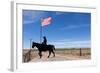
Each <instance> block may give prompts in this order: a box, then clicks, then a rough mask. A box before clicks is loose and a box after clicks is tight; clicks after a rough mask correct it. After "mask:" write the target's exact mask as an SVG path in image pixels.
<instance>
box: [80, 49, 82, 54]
mask: <svg viewBox="0 0 100 73" xmlns="http://www.w3.org/2000/svg"><path fill="white" fill-rule="evenodd" d="M80 56H82V49H81V48H80Z"/></svg>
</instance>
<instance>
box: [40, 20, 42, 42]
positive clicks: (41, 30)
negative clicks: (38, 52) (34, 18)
mask: <svg viewBox="0 0 100 73" xmlns="http://www.w3.org/2000/svg"><path fill="white" fill-rule="evenodd" d="M40 43H42V19H41V25H40Z"/></svg>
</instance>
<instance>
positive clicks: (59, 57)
mask: <svg viewBox="0 0 100 73" xmlns="http://www.w3.org/2000/svg"><path fill="white" fill-rule="evenodd" d="M76 52H77V51H76ZM85 52H87V51H85ZM48 54H49V53H48V52H42V55H43V56H42V58H41V59H40V57H39V55H38V51H32V52H31V60H30V61H29V62H44V61H64V60H66V61H67V60H84V59H91V55H90V54H86V55H84V54H83V55H82V56H79V54H78V53H77V54H75V53H69V52H68V51H67V53H66V51H56V52H55V57H53V54H51V56H50V58H47V57H48Z"/></svg>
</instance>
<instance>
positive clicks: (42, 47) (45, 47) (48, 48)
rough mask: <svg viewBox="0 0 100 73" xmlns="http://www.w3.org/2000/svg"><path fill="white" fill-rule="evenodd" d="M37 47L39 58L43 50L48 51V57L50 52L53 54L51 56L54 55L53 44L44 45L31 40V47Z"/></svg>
mask: <svg viewBox="0 0 100 73" xmlns="http://www.w3.org/2000/svg"><path fill="white" fill-rule="evenodd" d="M34 47H37V48H38V51H39V53H38V55H39V56H40V58H42V52H43V51H49V55H48V58H49V57H50V55H51V53H52V54H53V57H55V52H54V50H55V46H54V45H45V44H40V43H36V42H33V43H32V48H34Z"/></svg>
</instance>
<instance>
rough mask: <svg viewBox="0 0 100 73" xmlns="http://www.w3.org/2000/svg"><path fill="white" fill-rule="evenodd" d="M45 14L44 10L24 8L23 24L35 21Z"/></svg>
mask: <svg viewBox="0 0 100 73" xmlns="http://www.w3.org/2000/svg"><path fill="white" fill-rule="evenodd" d="M45 15H46V13H45V12H44V11H35V10H24V11H23V24H30V23H34V22H36V21H40V19H41V18H42V17H43V16H45Z"/></svg>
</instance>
